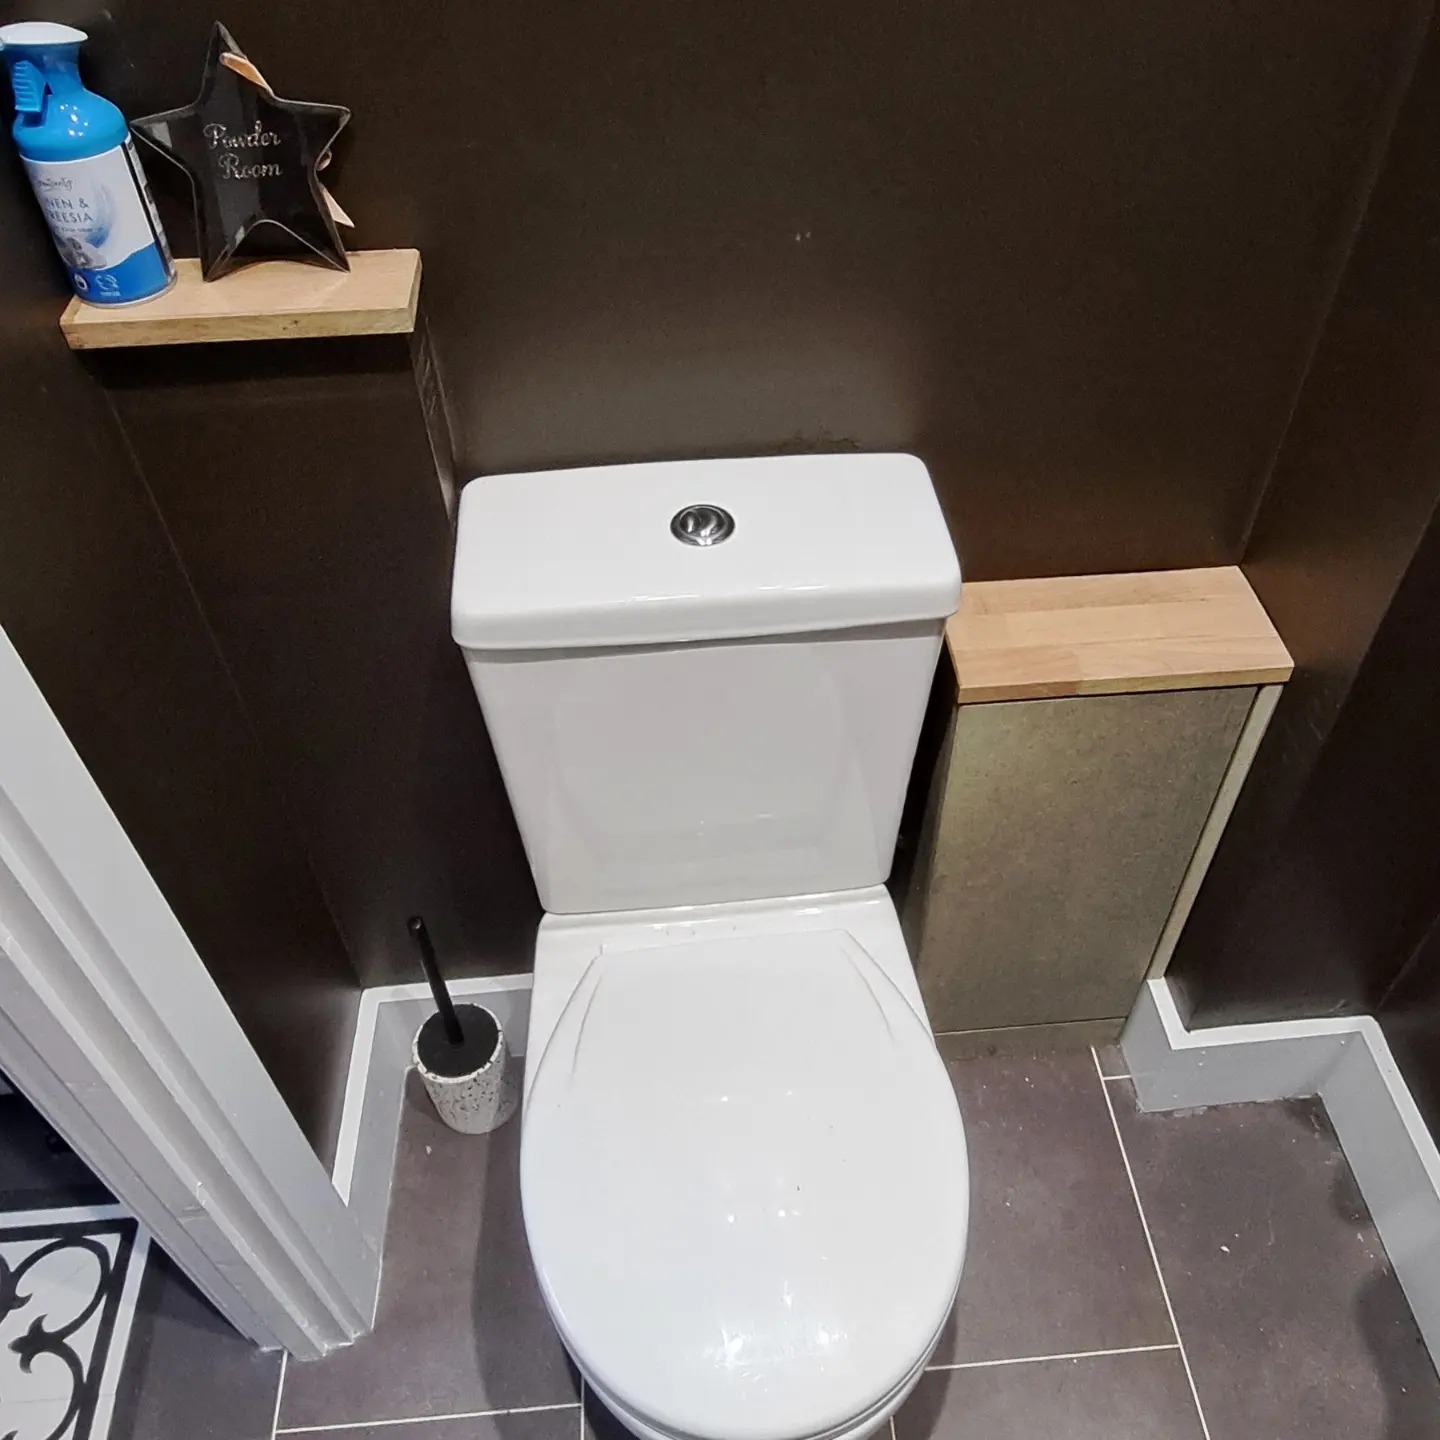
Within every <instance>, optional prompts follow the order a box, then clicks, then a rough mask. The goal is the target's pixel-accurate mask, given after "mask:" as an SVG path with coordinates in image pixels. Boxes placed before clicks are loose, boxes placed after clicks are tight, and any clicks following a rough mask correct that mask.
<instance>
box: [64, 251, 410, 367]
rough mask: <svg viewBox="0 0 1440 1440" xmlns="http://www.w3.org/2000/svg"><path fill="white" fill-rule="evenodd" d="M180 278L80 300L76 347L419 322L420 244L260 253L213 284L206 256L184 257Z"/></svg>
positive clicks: (363, 330) (374, 328)
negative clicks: (116, 300) (329, 254)
mask: <svg viewBox="0 0 1440 1440" xmlns="http://www.w3.org/2000/svg"><path fill="white" fill-rule="evenodd" d="M175 264H176V269H177V270H178V272H179V274H178V278H177V279H176V281H175V284H174V285H173V286H171V288H170V289H169V290H168V291H167V292H166V293H165V294H164V295H159V296H157V297H156V298H155V299H154V300H147V301H145V302H144V303H143V304H140V305H130V306H125V307H123V308H108V309H107V308H106V307H104V306H100V305H85V304H83V303H82V302H81V301H79V300H72V301H71V302H70V304H69V305H68V306H67V307H66V309H65V313H64V315H63V316H61V318H60V328H61V330H62V331H64V333H65V339H66V340H67V341H68V342H69V344H70V348H71V349H72V350H113V349H118V348H120V347H122V346H137V345H195V344H206V343H211V342H219V341H234V340H304V339H314V338H317V337H323V336H337V335H405V334H408V333H409V332H410V331H412V330H413V329H414V328H415V305H416V302H417V300H418V299H419V295H420V252H419V251H418V250H359V251H356V252H354V253H353V254H352V255H351V256H350V269H349V270H348V271H343V270H329V269H324V268H321V267H320V266H318V265H307V264H304V263H303V262H301V261H298V260H262V261H256V262H255V263H253V264H250V265H247V266H245V267H244V268H243V269H239V270H235V271H233V272H232V273H231V274H229V275H226V276H225V277H224V278H223V279H220V280H214V281H211V282H210V284H208V285H207V284H206V283H205V282H204V281H203V280H202V279H201V278H200V262H199V261H198V260H177V261H176V262H175Z"/></svg>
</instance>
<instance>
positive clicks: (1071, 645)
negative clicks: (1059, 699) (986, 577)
mask: <svg viewBox="0 0 1440 1440" xmlns="http://www.w3.org/2000/svg"><path fill="white" fill-rule="evenodd" d="M945 638H946V643H947V644H948V645H949V647H950V658H951V660H952V661H953V662H954V665H955V675H956V678H957V681H958V688H957V694H956V704H960V705H966V704H975V703H980V702H985V701H993V700H1032V699H1039V698H1045V697H1056V696H1062V695H1117V694H1126V693H1130V692H1137V691H1145V690H1195V689H1208V688H1212V687H1219V686H1226V685H1268V684H1273V683H1278V682H1279V681H1282V680H1288V679H1289V678H1290V673H1291V670H1292V669H1293V664H1292V662H1291V659H1290V654H1289V652H1288V651H1287V650H1286V649H1285V646H1284V643H1283V642H1282V641H1281V639H1280V636H1279V635H1278V634H1277V633H1276V631H1275V627H1274V626H1273V625H1272V624H1271V623H1270V617H1269V616H1268V615H1266V613H1265V609H1264V607H1263V606H1262V605H1261V604H1260V602H1259V600H1257V599H1256V598H1255V592H1254V591H1253V590H1251V588H1250V584H1249V582H1248V581H1247V580H1246V579H1245V576H1244V575H1243V574H1242V573H1241V571H1240V570H1239V568H1238V567H1236V566H1233V565H1232V566H1221V567H1217V568H1214V569H1207V570H1157V571H1150V572H1146V573H1142V574H1135V575H1081V576H1073V577H1068V578H1064V579H1053V580H991V581H979V582H976V583H973V584H966V585H965V586H964V588H963V590H962V591H961V595H960V609H959V610H958V611H957V612H956V613H955V614H954V615H953V616H951V618H950V622H949V624H948V625H947V626H946V630H945Z"/></svg>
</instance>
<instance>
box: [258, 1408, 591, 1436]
mask: <svg viewBox="0 0 1440 1440" xmlns="http://www.w3.org/2000/svg"><path fill="white" fill-rule="evenodd" d="M279 1433H280V1434H281V1435H284V1434H285V1432H284V1431H283V1430H281V1431H280V1432H279ZM302 1433H304V1434H307V1435H308V1434H312V1433H313V1432H309V1431H306V1432H302ZM315 1440H581V1436H580V1410H579V1407H578V1406H571V1407H570V1408H569V1409H568V1410H540V1411H533V1410H532V1411H528V1412H525V1411H522V1412H521V1413H519V1414H512V1415H471V1416H454V1417H452V1418H450V1419H446V1420H416V1421H414V1422H413V1423H411V1424H404V1423H402V1424H399V1425H395V1424H389V1425H361V1426H359V1427H357V1428H355V1429H352V1430H338V1431H333V1432H330V1433H329V1435H328V1436H327V1433H326V1432H325V1431H321V1432H320V1433H319V1434H318V1435H316V1436H315Z"/></svg>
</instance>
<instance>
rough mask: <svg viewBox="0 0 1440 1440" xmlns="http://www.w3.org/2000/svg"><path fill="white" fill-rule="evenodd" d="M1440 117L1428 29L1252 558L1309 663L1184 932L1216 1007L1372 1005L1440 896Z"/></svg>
mask: <svg viewBox="0 0 1440 1440" xmlns="http://www.w3.org/2000/svg"><path fill="white" fill-rule="evenodd" d="M1437 128H1440V40H1437V39H1435V38H1432V40H1431V41H1430V43H1429V44H1428V46H1427V48H1426V51H1425V53H1424V55H1423V57H1422V59H1421V62H1420V65H1419V67H1418V68H1417V70H1416V73H1415V76H1414V79H1413V83H1412V85H1411V87H1410V90H1409V93H1408V95H1407V98H1406V101H1405V105H1404V107H1403V109H1402V111H1401V114H1400V117H1399V120H1398V122H1397V125H1396V128H1395V132H1394V136H1393V138H1392V141H1391V144H1390V147H1389V150H1388V153H1387V158H1386V162H1385V166H1384V169H1383V172H1382V173H1381V175H1380V178H1379V181H1378V183H1377V186H1376V190H1375V194H1374V196H1373V198H1372V200H1371V202H1370V206H1369V209H1368V211H1367V213H1366V219H1365V223H1364V225H1363V227H1362V229H1361V231H1360V234H1359V236H1358V239H1357V241H1356V245H1355V250H1354V253H1353V255H1352V257H1351V260H1350V262H1349V265H1348V267H1347V269H1346V272H1345V278H1344V282H1343V284H1342V286H1341V288H1340V291H1339V294H1338V296H1337V298H1336V301H1335V305H1334V307H1333V309H1332V312H1331V315H1330V319H1329V322H1328V324H1327V326H1326V329H1325V333H1324V335H1323V338H1322V340H1321V343H1320V346H1319V349H1318V351H1317V353H1316V356H1315V361H1314V364H1313V366H1312V368H1311V371H1310V374H1309V377H1308V379H1307V380H1306V383H1305V388H1304V391H1303V393H1302V395H1301V398H1300V404H1299V407H1298V409H1297V411H1296V414H1295V417H1294V421H1293V423H1292V425H1291V426H1290V429H1289V432H1288V435H1287V437H1286V440H1285V443H1284V446H1283V448H1282V450H1281V453H1280V456H1279V460H1278V463H1277V465H1276V469H1275V474H1274V478H1273V480H1272V481H1271V483H1270V486H1269V489H1268V491H1267V493H1266V497H1265V503H1264V505H1263V507H1262V508H1261V511H1260V514H1259V517H1258V519H1257V523H1256V527H1255V533H1254V535H1253V537H1252V539H1251V542H1250V546H1249V550H1248V552H1247V556H1246V560H1245V570H1246V573H1247V574H1248V576H1249V578H1250V580H1251V582H1252V583H1253V585H1254V586H1255V589H1256V591H1257V593H1258V594H1259V595H1260V598H1261V599H1262V601H1264V603H1265V605H1266V607H1267V608H1268V610H1269V611H1270V615H1271V618H1272V619H1273V620H1274V621H1275V623H1276V625H1277V626H1278V627H1279V629H1280V631H1281V633H1282V634H1283V635H1284V637H1285V640H1286V642H1287V644H1288V645H1289V647H1290V649H1291V651H1292V653H1293V654H1294V656H1295V659H1296V662H1297V670H1296V675H1295V679H1294V680H1293V681H1291V683H1290V685H1289V686H1287V688H1286V691H1285V695H1284V698H1283V699H1282V700H1281V703H1280V706H1279V708H1278V710H1277V711H1276V714H1275V718H1274V721H1273V723H1272V725H1271V730H1270V733H1269V735H1268V736H1267V737H1266V740H1265V743H1264V745H1263V746H1262V748H1261V751H1260V753H1259V755H1258V756H1257V758H1256V762H1255V766H1254V769H1253V771H1252V772H1251V777H1250V780H1249V783H1248V784H1247V786H1246V789H1245V791H1244V793H1243V794H1242V796H1241V800H1240V804H1239V806H1238V807H1237V809H1236V812H1235V814H1234V816H1233V818H1232V820H1231V823H1230V827H1229V830H1228V831H1227V834H1226V837H1225V840H1224V843H1223V844H1222V846H1221V849H1220V852H1219V854H1218V855H1217V857H1216V861H1215V865H1214V867H1213V868H1212V871H1211V873H1210V876H1209V878H1208V879H1207V881H1206V884H1205V886H1204V887H1203V889H1202V890H1201V893H1200V896H1199V899H1198V902H1197V904H1196V906H1195V909H1194V911H1193V913H1192V915H1191V919H1190V923H1189V925H1188V927H1187V928H1186V931H1185V933H1184V935H1183V936H1182V938H1181V943H1180V946H1179V949H1178V951H1177V953H1176V957H1175V963H1174V967H1173V970H1172V974H1173V975H1174V976H1176V977H1177V978H1178V979H1179V980H1180V981H1181V982H1182V983H1183V986H1184V989H1185V991H1186V993H1187V995H1188V998H1189V1002H1190V1004H1191V1006H1192V1008H1193V1012H1194V1017H1195V1019H1196V1020H1197V1021H1198V1022H1200V1023H1202V1024H1215V1023H1220V1022H1222V1021H1229V1020H1239V1019H1250V1018H1278V1017H1282V1016H1287V1015H1298V1014H1329V1013H1333V1012H1336V1011H1341V1010H1352V1011H1361V1012H1364V1011H1370V1010H1373V1009H1375V1008H1376V1007H1377V1006H1379V1005H1380V1004H1381V1002H1382V1000H1383V997H1384V996H1385V994H1386V991H1387V988H1388V987H1389V986H1390V985H1391V984H1392V983H1393V981H1394V980H1395V978H1396V975H1397V972H1398V971H1399V969H1400V967H1401V966H1402V965H1403V964H1404V962H1405V960H1406V958H1407V956H1408V955H1410V953H1411V952H1412V951H1413V950H1414V947H1415V946H1416V945H1418V944H1419V943H1420V940H1421V938H1422V936H1423V934H1424V931H1425V928H1426V926H1427V925H1428V924H1429V922H1430V920H1431V919H1432V918H1433V917H1434V916H1435V915H1436V914H1437V912H1440V862H1437V859H1436V854H1435V844H1434V836H1435V834H1436V833H1437V827H1440V761H1437V753H1440V752H1437V748H1436V745H1435V739H1434V737H1435V734H1436V727H1437V724H1440V690H1437V684H1436V666H1435V657H1436V653H1437V652H1436V643H1435V634H1436V615H1437V614H1440V528H1437V525H1436V521H1435V516H1436V505H1437V501H1440V403H1437V402H1440V266H1437V264H1436V254H1437V249H1436V246H1437V236H1440V151H1437V149H1436V147H1435V143H1434V136H1435V134H1436V131H1437ZM1411 983H1412V985H1416V986H1420V984H1421V982H1420V978H1419V977H1418V976H1417V977H1413V978H1412V982H1411ZM1421 988H1423V986H1422V987H1421ZM1410 993H1418V991H1412V992H1410ZM1411 1073H1412V1076H1413V1075H1416V1074H1417V1072H1416V1071H1415V1070H1414V1069H1413V1068H1412V1070H1411ZM1429 1084H1430V1088H1431V1089H1436V1090H1440V1080H1436V1079H1435V1078H1434V1077H1432V1078H1431V1080H1430V1082H1429ZM1432 1113H1433V1116H1434V1118H1436V1119H1440V1110H1435V1111H1434V1112H1432Z"/></svg>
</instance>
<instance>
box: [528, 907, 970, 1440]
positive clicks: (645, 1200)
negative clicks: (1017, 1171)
mask: <svg viewBox="0 0 1440 1440" xmlns="http://www.w3.org/2000/svg"><path fill="white" fill-rule="evenodd" d="M923 1016H924V1012H923V1008H922V1007H921V1004H920V1000H919V995H918V992H917V990H916V987H915V982H914V975H913V972H912V970H911V967H910V963H909V960H908V957H907V956H906V954H905V948H904V942H903V940H902V938H901V936H900V932H899V926H898V923H897V922H896V919H895V912H894V909H893V906H892V905H891V903H890V900H889V897H888V896H887V895H886V894H885V892H884V891H883V890H878V889H877V890H875V891H872V892H860V893H855V892H849V893H846V894H843V895H839V896H824V897H807V898H805V899H804V900H797V901H793V902H787V901H783V900H782V901H772V902H767V903H763V904H750V905H743V904H742V905H718V906H708V907H701V908H697V909H694V910H691V911H689V912H688V913H687V914H686V915H685V916H684V918H683V919H680V918H677V916H676V915H675V913H674V912H664V911H661V912H650V913H648V914H640V915H628V916H607V917H603V918H601V919H599V920H598V923H597V921H595V920H590V921H584V920H582V921H579V922H576V921H567V920H565V919H562V918H558V917H557V918H550V917H547V919H546V920H545V921H544V922H543V923H542V926H541V933H540V939H539V944H538V947H537V954H536V970H535V991H534V997H533V1001H532V1019H531V1030H530V1038H529V1050H528V1057H529V1058H528V1064H527V1073H526V1087H525V1109H524V1116H523V1121H522V1125H523V1129H522V1136H521V1158H520V1171H521V1198H522V1204H523V1208H524V1214H525V1226H526V1233H527V1235H528V1237H529V1241H530V1246H531V1253H532V1258H533V1261H534V1265H535V1270H536V1274H537V1276H538V1278H539V1281H540V1288H541V1293H542V1295H543V1296H544V1299H545V1303H546V1306H547V1307H548V1309H549V1312H550V1315H551V1318H552V1320H553V1321H554V1323H555V1326H556V1329H557V1331H558V1332H559V1334H560V1336H561V1338H562V1339H563V1340H564V1342H565V1345H566V1347H567V1349H568V1350H569V1352H570V1354H571V1356H572V1358H573V1359H574V1361H575V1363H576V1365H577V1366H578V1367H579V1369H580V1371H581V1373H582V1374H583V1375H584V1376H585V1378H586V1381H587V1383H588V1384H589V1385H590V1386H591V1387H592V1388H593V1389H594V1390H595V1392H596V1394H597V1395H598V1396H599V1397H600V1398H601V1399H602V1400H603V1401H604V1402H605V1404H606V1405H607V1406H608V1407H609V1408H610V1409H611V1410H612V1411H613V1412H614V1413H615V1414H616V1415H617V1416H618V1417H619V1418H620V1419H621V1420H622V1422H623V1423H624V1424H625V1425H627V1426H628V1427H629V1428H630V1429H631V1430H632V1431H633V1432H635V1433H636V1434H638V1435H641V1436H643V1437H646V1440H682V1437H683V1440H693V1437H699V1436H704V1437H712V1436H723V1437H726V1440H822V1437H824V1440H830V1437H835V1440H840V1437H852V1436H853V1437H857V1440H858V1437H860V1436H863V1435H865V1434H868V1433H870V1432H871V1431H873V1430H875V1429H877V1428H878V1427H879V1426H880V1425H882V1424H883V1423H884V1422H885V1421H886V1420H887V1419H888V1418H889V1416H890V1415H891V1414H892V1413H893V1412H894V1410H895V1409H896V1408H898V1406H899V1405H900V1403H901V1402H902V1401H903V1400H904V1398H905V1396H906V1395H907V1394H908V1393H909V1391H910V1389H911V1387H912V1386H913V1385H914V1384H915V1382H916V1381H917V1380H918V1378H919V1376H920V1373H921V1371H922V1370H923V1368H924V1365H925V1362H926V1360H927V1359H928V1358H929V1356H930V1354H931V1352H932V1351H933V1349H934V1347H935V1343H936V1341H937V1339H938V1337H939V1334H940V1331H941V1329H942V1327H943V1326H944V1323H945V1320H946V1317H947V1316H948V1314H949V1312H950V1308H951V1305H952V1303H953V1300H954V1296H955V1289H956V1285H957V1282H958V1280H959V1276H960V1272H961V1266H962V1263H963V1259H964V1251H965V1236H966V1228H967V1196H968V1175H967V1166H966V1153H965V1145H964V1137H963V1132H962V1129H961V1121H960V1115H959V1110H958V1108H957V1106H956V1102H955V1097H954V1092H953V1090H952V1088H951V1085H950V1083H949V1080H948V1077H947V1076H946V1073H945V1068H944V1065H943V1064H942V1063H941V1061H940V1059H939V1057H938V1056H937V1054H936V1051H935V1046H934V1042H933V1040H932V1039H931V1035H930V1031H929V1027H928V1025H926V1023H925V1021H924V1018H923Z"/></svg>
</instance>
